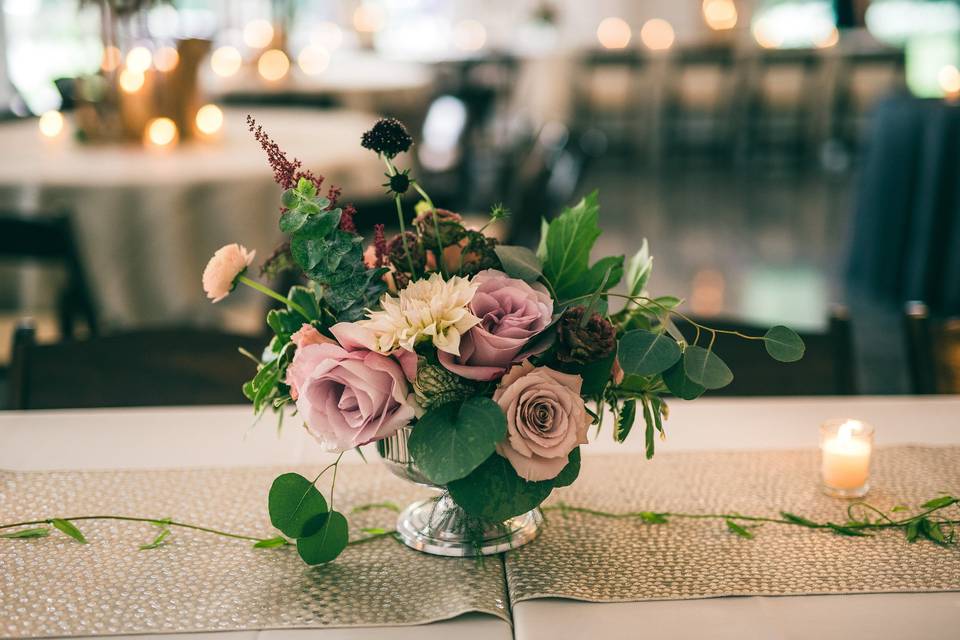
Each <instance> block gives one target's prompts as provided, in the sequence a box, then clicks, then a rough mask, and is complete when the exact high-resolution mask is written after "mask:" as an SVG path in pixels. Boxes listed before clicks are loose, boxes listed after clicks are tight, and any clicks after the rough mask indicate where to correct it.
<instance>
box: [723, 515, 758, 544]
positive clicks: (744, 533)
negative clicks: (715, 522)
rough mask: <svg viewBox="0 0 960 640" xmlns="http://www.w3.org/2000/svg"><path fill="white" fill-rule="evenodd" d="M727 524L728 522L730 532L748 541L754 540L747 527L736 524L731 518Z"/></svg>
mask: <svg viewBox="0 0 960 640" xmlns="http://www.w3.org/2000/svg"><path fill="white" fill-rule="evenodd" d="M726 522H727V529H729V530H730V531H732V532H733V533H735V534H737V535H738V536H740V537H741V538H746V539H747V540H752V539H753V532H752V531H750V530H748V529H747V528H746V527H744V526H743V525H739V524H737V523H736V522H734V521H733V520H731V519H730V518H727V520H726Z"/></svg>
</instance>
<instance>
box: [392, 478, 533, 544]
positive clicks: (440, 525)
mask: <svg viewBox="0 0 960 640" xmlns="http://www.w3.org/2000/svg"><path fill="white" fill-rule="evenodd" d="M541 524H543V516H542V515H541V514H540V510H539V509H534V510H532V511H528V512H527V513H524V514H522V515H519V516H516V517H513V518H510V519H509V520H507V521H506V522H497V523H484V522H481V521H477V520H475V519H473V518H470V517H469V516H467V515H466V514H465V513H464V511H463V509H461V508H460V507H458V506H457V505H456V503H454V502H453V500H452V499H451V498H450V496H449V494H446V493H444V494H442V495H441V496H439V497H436V498H429V499H427V500H420V501H419V502H414V503H413V504H411V505H410V506H408V507H407V508H406V509H404V510H403V512H402V513H401V514H400V517H399V518H398V519H397V533H398V534H399V536H400V539H401V540H402V541H403V542H404V544H406V545H407V546H408V547H410V548H412V549H416V550H417V551H423V552H424V553H430V554H433V555H437V556H454V557H463V556H477V555H482V556H489V555H493V554H496V553H502V552H504V551H509V550H510V549H516V548H517V547H519V546H520V545H523V544H526V543H528V542H530V541H531V540H533V539H534V538H536V537H537V534H538V533H539V532H540V525H541Z"/></svg>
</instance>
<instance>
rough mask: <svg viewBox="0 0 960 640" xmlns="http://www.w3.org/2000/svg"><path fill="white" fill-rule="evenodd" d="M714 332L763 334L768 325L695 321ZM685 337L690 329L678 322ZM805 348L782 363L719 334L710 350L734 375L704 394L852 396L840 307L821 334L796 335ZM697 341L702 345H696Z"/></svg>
mask: <svg viewBox="0 0 960 640" xmlns="http://www.w3.org/2000/svg"><path fill="white" fill-rule="evenodd" d="M697 322H700V324H704V325H706V326H709V327H712V328H714V329H726V330H730V331H740V332H741V333H745V334H747V335H754V336H762V335H763V334H764V333H766V331H767V328H768V327H760V326H751V325H747V324H742V323H737V322H730V321H723V320H720V321H717V320H714V319H712V318H710V319H704V320H697ZM677 327H678V328H680V329H681V330H682V331H683V332H684V334H685V335H686V336H687V338H688V339H689V338H690V337H691V336H692V335H693V328H692V327H690V326H689V325H688V324H686V323H683V322H678V323H677ZM800 337H801V338H803V341H804V342H805V343H806V346H807V349H806V352H805V353H804V356H803V359H802V360H800V361H798V362H792V363H782V362H777V361H775V360H773V359H771V358H770V357H769V356H768V355H767V354H766V352H765V351H764V348H763V344H762V343H761V342H760V341H755V340H744V339H742V338H738V337H735V336H725V335H720V336H719V337H718V339H717V341H716V344H715V345H714V351H715V352H716V353H717V355H719V356H720V357H721V358H723V360H724V362H726V363H727V365H729V367H730V369H731V370H732V371H733V373H734V379H733V382H732V383H731V384H730V385H729V386H727V387H724V388H723V389H719V390H716V391H709V392H708V394H709V395H720V396H798V395H800V396H824V395H854V394H856V393H857V384H856V374H855V360H854V353H853V340H852V330H851V325H850V319H849V317H848V314H847V311H846V309H845V308H844V307H840V306H837V307H835V308H834V309H832V310H831V315H830V318H829V321H828V324H827V330H826V331H825V332H820V333H814V332H806V333H804V332H800ZM701 342H702V341H701Z"/></svg>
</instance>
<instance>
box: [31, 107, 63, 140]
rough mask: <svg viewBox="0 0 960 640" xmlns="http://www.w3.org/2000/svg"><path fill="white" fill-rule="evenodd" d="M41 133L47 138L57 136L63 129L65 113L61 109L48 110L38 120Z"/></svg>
mask: <svg viewBox="0 0 960 640" xmlns="http://www.w3.org/2000/svg"><path fill="white" fill-rule="evenodd" d="M37 125H38V126H39V127H40V133H41V134H43V135H44V136H46V137H47V138H56V137H57V136H58V135H60V132H61V131H63V114H62V113H60V112H59V111H47V112H46V113H44V114H43V115H42V116H40V119H39V120H38V121H37Z"/></svg>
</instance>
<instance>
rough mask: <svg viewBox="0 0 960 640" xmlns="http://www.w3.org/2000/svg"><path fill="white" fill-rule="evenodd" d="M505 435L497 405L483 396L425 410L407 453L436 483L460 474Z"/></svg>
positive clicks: (417, 424)
mask: <svg viewBox="0 0 960 640" xmlns="http://www.w3.org/2000/svg"><path fill="white" fill-rule="evenodd" d="M506 435H507V417H506V416H505V415H503V410H502V409H500V405H498V404H497V403H496V402H494V401H493V400H491V399H490V398H485V397H483V396H474V397H472V398H467V399H466V400H464V401H463V403H461V404H458V403H455V402H451V403H448V404H445V405H441V406H439V407H436V408H434V409H431V410H430V411H428V412H427V413H426V414H424V416H423V417H422V418H420V420H418V421H417V423H416V424H415V425H414V427H413V430H412V432H411V433H410V440H409V447H410V455H411V456H413V459H414V461H415V462H416V463H417V466H418V467H420V470H421V471H423V473H424V475H426V476H427V477H428V478H430V480H432V481H433V482H435V483H437V484H441V485H442V484H447V483H448V482H450V481H452V480H458V479H460V478H463V477H464V476H466V475H467V474H468V473H470V472H471V471H473V470H474V469H476V468H477V467H478V466H480V464H481V463H482V462H483V461H484V460H486V459H487V458H488V457H489V456H490V454H491V453H493V451H494V449H496V446H497V443H498V442H500V441H501V440H503V439H504V438H505V437H506Z"/></svg>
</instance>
